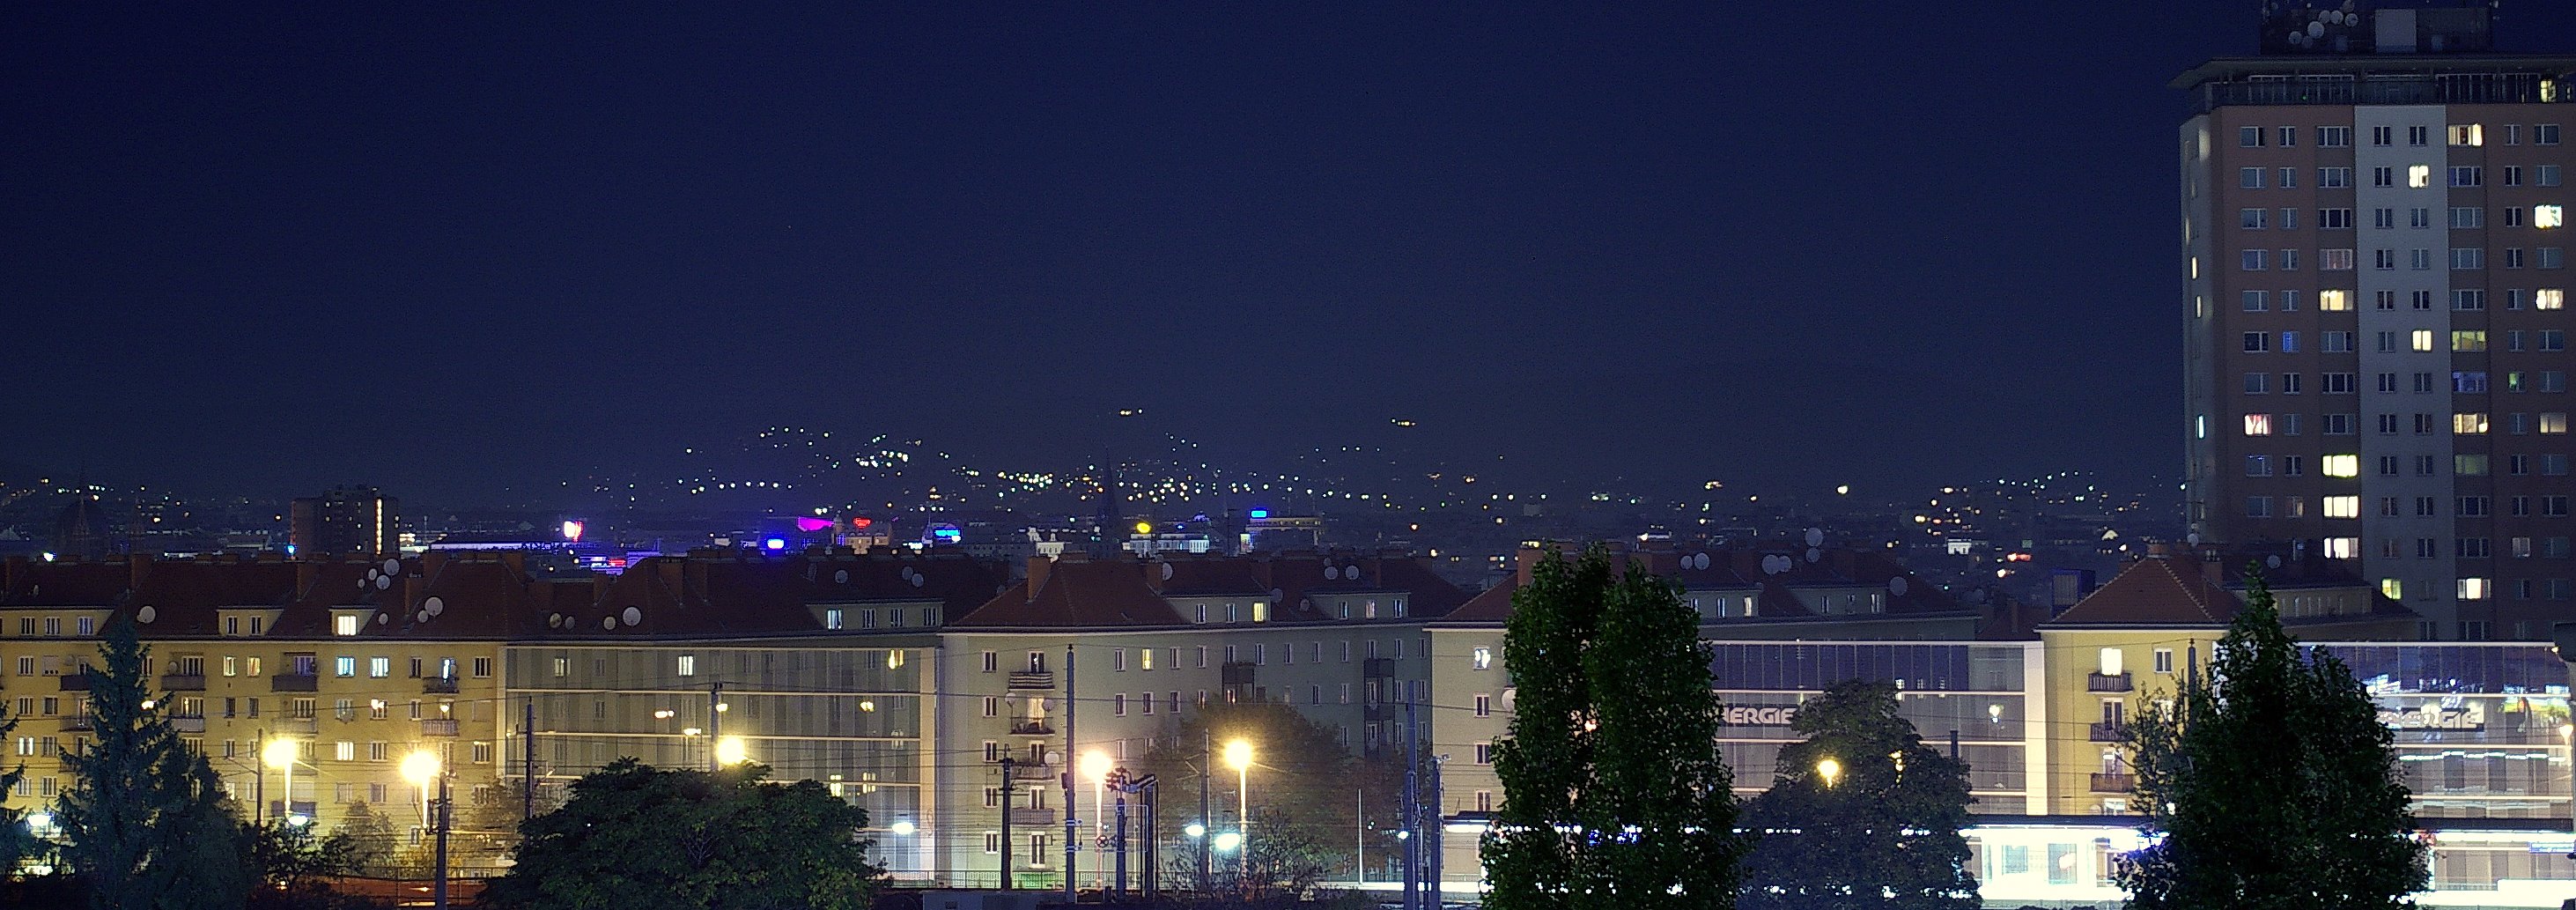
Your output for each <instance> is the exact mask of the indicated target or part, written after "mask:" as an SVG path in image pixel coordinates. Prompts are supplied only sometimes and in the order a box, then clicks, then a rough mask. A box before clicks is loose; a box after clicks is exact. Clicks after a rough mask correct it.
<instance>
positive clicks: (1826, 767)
mask: <svg viewBox="0 0 2576 910" xmlns="http://www.w3.org/2000/svg"><path fill="white" fill-rule="evenodd" d="M1816 773H1817V774H1819V775H1822V776H1823V777H1824V778H1825V786H1826V787H1827V788H1828V789H1830V788H1832V787H1833V785H1834V782H1835V781H1837V780H1840V779H1842V776H1843V763H1842V762H1839V761H1835V760H1834V759H1833V757H1832V756H1826V757H1825V758H1824V759H1822V760H1820V761H1818V762H1816Z"/></svg>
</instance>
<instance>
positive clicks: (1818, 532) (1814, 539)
mask: <svg viewBox="0 0 2576 910" xmlns="http://www.w3.org/2000/svg"><path fill="white" fill-rule="evenodd" d="M1807 545H1808V546H1811V547H1821V546H1824V545H1825V529H1823V528H1808V529H1807Z"/></svg>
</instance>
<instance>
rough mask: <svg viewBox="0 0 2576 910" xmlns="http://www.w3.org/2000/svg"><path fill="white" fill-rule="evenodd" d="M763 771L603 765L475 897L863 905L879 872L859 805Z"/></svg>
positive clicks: (611, 905)
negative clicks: (506, 869)
mask: <svg viewBox="0 0 2576 910" xmlns="http://www.w3.org/2000/svg"><path fill="white" fill-rule="evenodd" d="M767 774H768V769H767V768H763V767H761V766H759V765H757V764H745V765H739V766H735V767H732V768H727V769H725V770H722V771H717V772H707V771H665V770H661V769H657V768H652V767H649V766H646V765H644V764H642V763H640V762H637V761H635V760H634V759H631V758H628V759H620V760H618V761H616V762H612V763H610V764H609V765H608V766H607V767H605V768H601V769H600V770H598V771H596V772H593V773H592V774H590V775H588V776H586V777H583V778H582V779H581V780H579V781H577V782H575V783H574V784H573V785H572V798H571V800H570V801H569V802H567V803H565V804H564V807H563V808H562V809H558V810H556V811H554V812H551V813H548V814H545V815H541V816H538V817H537V818H536V819H534V820H533V821H530V822H529V823H528V824H527V826H526V836H525V838H524V839H523V840H522V842H521V843H520V845H519V853H518V857H519V859H518V863H517V865H515V866H513V867H511V869H510V871H509V872H508V873H507V874H505V875H503V876H502V877H500V878H496V879H493V880H492V881H491V883H490V886H489V888H488V889H487V890H486V891H485V892H484V895H483V899H484V900H485V901H486V902H488V903H491V904H493V905H495V906H499V907H524V908H536V907H545V908H565V910H663V908H671V910H683V908H685V910H696V908H709V910H712V908H727V910H731V908H745V910H750V908H782V910H783V908H791V907H792V908H807V907H810V908H815V910H851V908H861V907H866V906H868V905H869V902H870V901H871V899H872V896H873V894H874V892H875V888H876V884H877V880H878V878H879V877H880V876H881V875H882V874H883V871H884V870H881V869H878V868H877V867H875V866H873V865H870V864H869V863H868V861H867V849H868V846H869V843H868V841H867V840H866V839H865V838H864V837H862V836H861V834H860V832H861V831H862V830H863V829H865V828H866V827H867V813H866V811H864V810H862V809H859V808H858V807H856V806H852V805H850V804H849V803H847V802H845V801H843V800H842V799H841V798H840V797H837V796H834V795H832V794H831V792H830V791H828V790H826V789H824V787H823V785H822V784H819V783H816V782H813V781H798V782H796V783H793V784H777V783H770V782H767V781H766V780H764V778H765V777H766V776H767Z"/></svg>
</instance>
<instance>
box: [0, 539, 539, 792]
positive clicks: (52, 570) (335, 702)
mask: <svg viewBox="0 0 2576 910" xmlns="http://www.w3.org/2000/svg"><path fill="white" fill-rule="evenodd" d="M5 573H6V580H5V583H0V671H5V673H0V698H6V699H7V700H8V708H9V712H10V715H11V716H13V717H16V718H18V719H19V721H20V723H19V727H18V729H17V730H16V731H15V732H14V733H13V734H12V736H11V741H10V742H9V743H8V753H7V756H6V759H7V760H10V761H13V762H23V763H24V764H25V766H26V771H27V773H26V776H25V780H24V781H23V782H22V783H21V787H20V789H21V790H22V791H23V792H21V793H19V794H17V795H19V796H24V797H30V798H32V799H33V800H34V801H35V802H37V803H42V802H44V801H46V800H48V799H50V798H53V797H56V796H59V795H60V794H61V792H62V790H63V788H65V787H68V786H69V784H70V779H69V777H68V776H67V775H66V774H65V773H64V772H63V769H62V762H61V756H62V755H63V754H64V753H66V752H74V751H77V750H79V749H81V748H83V747H84V746H85V740H86V737H85V736H84V734H86V733H87V732H88V730H89V729H90V727H89V724H90V720H89V714H88V711H87V707H86V695H85V693H86V692H87V690H88V688H89V685H90V683H91V678H90V675H89V672H88V671H89V669H90V668H91V667H92V666H94V665H95V664H96V663H97V660H98V647H99V642H100V640H101V638H102V637H103V635H104V633H105V631H106V629H107V627H108V625H109V624H110V623H112V622H116V621H120V620H130V621H132V622H133V623H134V625H135V629H136V632H137V634H138V636H139V637H140V638H141V639H142V641H143V643H144V644H145V645H146V646H147V647H148V648H149V649H150V651H149V654H150V659H151V661H152V664H153V667H152V670H153V672H152V676H151V680H152V684H153V686H154V688H155V692H156V693H157V695H158V697H159V698H161V699H166V700H167V703H168V706H169V711H170V717H171V724H172V726H173V727H175V728H176V729H177V731H178V733H179V735H180V737H181V738H182V739H183V741H185V742H186V743H187V744H188V745H189V746H190V747H191V748H194V749H196V750H198V751H199V752H200V753H201V754H204V755H205V756H206V757H207V759H208V761H209V762H210V763H212V765H213V766H214V769H215V771H216V773H217V774H218V775H220V776H221V777H222V778H223V780H224V783H225V786H226V787H227V788H228V789H229V790H230V791H231V793H232V795H233V796H234V797H235V798H236V799H239V800H241V801H242V802H243V803H244V804H245V805H246V806H250V807H252V811H255V812H258V813H260V814H262V815H267V816H272V817H273V816H279V815H299V816H303V817H306V818H311V819H315V820H317V821H319V822H321V823H322V824H324V825H326V826H328V825H334V824H337V823H338V822H339V821H340V820H341V819H342V818H343V817H344V816H345V815H346V813H347V811H348V809H349V807H350V805H351V804H354V803H362V802H363V803H368V804H370V805H374V806H384V805H391V806H394V807H397V808H396V809H395V810H394V813H395V817H396V818H400V817H402V815H401V813H402V812H403V811H405V810H403V809H402V808H400V807H404V806H408V807H410V808H409V810H408V811H411V812H414V813H417V812H418V811H419V807H420V803H421V798H420V794H419V793H418V792H417V790H418V788H417V787H414V786H413V785H411V784H410V783H408V782H406V781H405V780H403V778H402V776H401V774H400V773H399V770H398V768H399V765H400V762H401V760H402V759H403V757H404V756H406V755H408V754H410V753H412V752H414V751H420V750H428V751H431V752H434V753H436V754H438V755H439V756H441V758H442V761H443V763H444V764H445V766H446V767H448V768H450V769H452V770H453V771H454V773H455V774H456V775H457V779H458V781H459V783H460V785H461V786H463V787H464V788H465V790H464V792H466V793H468V794H473V793H474V792H475V789H474V788H475V787H476V786H477V785H479V784H486V783H489V782H490V781H491V779H492V778H493V776H494V774H495V772H496V770H497V768H498V767H499V766H498V764H497V762H496V754H497V753H496V749H497V741H498V739H499V736H498V733H497V727H496V725H495V718H496V716H497V711H496V704H497V701H498V698H499V690H498V677H497V675H496V674H497V668H498V660H499V657H500V643H501V642H502V641H504V640H506V639H508V638H509V637H511V636H512V635H514V634H519V632H520V630H519V629H517V628H516V627H515V625H514V620H513V617H514V616H516V615H519V614H521V613H524V612H525V609H526V606H525V604H526V601H527V599H528V598H529V597H531V596H534V595H538V594H541V593H542V589H541V588H539V587H537V586H533V585H532V584H531V582H529V580H528V579H527V578H526V576H525V575H524V574H522V573H521V572H520V571H519V567H518V566H516V565H515V564H514V563H512V562H510V561H507V560H505V559H500V558H494V559H449V558H442V557H438V556H432V557H429V558H425V559H422V560H416V561H403V560H382V561H378V560H372V559H367V560H354V559H353V560H344V561H327V562H326V561H305V562H286V561H283V560H277V559H264V560H242V559H236V558H231V557H208V558H199V559H192V560H156V559H152V558H149V557H134V558H131V559H127V560H118V561H110V562H68V561H67V562H36V561H25V560H13V561H11V562H9V563H8V564H7V565H6V568H5ZM281 739H283V740H288V741H291V742H293V743H295V754H296V758H295V760H294V761H293V763H292V765H293V767H291V768H287V767H275V766H271V765H269V764H267V763H264V762H263V761H262V760H261V758H260V756H261V755H262V753H263V750H264V747H265V746H266V744H268V743H270V742H274V741H277V740H281Z"/></svg>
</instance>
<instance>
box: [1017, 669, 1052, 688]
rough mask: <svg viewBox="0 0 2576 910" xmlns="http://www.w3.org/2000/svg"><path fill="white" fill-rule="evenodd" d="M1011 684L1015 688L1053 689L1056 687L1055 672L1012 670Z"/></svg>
mask: <svg viewBox="0 0 2576 910" xmlns="http://www.w3.org/2000/svg"><path fill="white" fill-rule="evenodd" d="M1010 685H1011V688H1014V689H1047V690H1053V689H1054V688H1055V674H1054V673H1051V672H1048V671H1046V670H1013V671H1011V684H1010Z"/></svg>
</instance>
